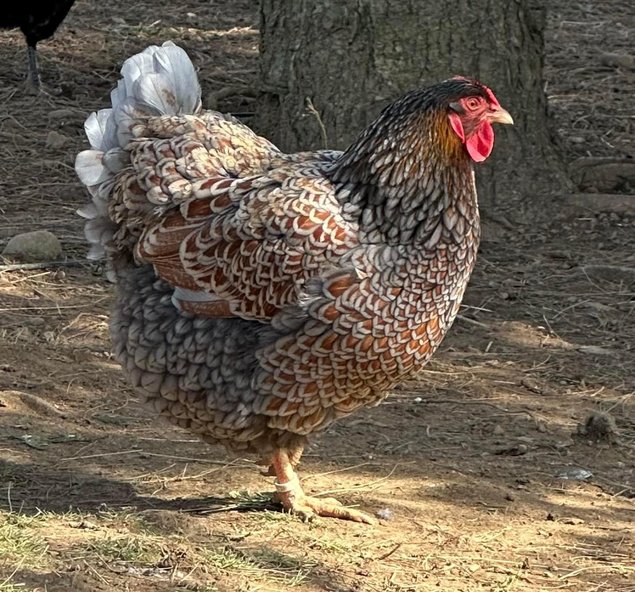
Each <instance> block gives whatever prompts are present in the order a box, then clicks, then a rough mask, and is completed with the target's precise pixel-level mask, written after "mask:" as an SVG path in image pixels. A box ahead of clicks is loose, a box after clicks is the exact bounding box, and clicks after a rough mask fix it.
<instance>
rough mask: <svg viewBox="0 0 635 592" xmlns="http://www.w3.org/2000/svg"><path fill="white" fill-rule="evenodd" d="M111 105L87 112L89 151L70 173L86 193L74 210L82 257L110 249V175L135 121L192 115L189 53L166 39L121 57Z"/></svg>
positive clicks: (196, 99) (194, 85)
mask: <svg viewBox="0 0 635 592" xmlns="http://www.w3.org/2000/svg"><path fill="white" fill-rule="evenodd" d="M110 99H111V104H112V106H111V107H110V108H109V109H101V110H99V111H98V112H96V113H92V114H91V115H90V116H89V117H88V119H86V122H85V123H84V130H85V131H86V136H87V137H88V141H89V143H90V146H91V149H90V150H84V151H83V152H80V153H79V154H78V155H77V158H76V159H75V171H76V172H77V175H78V177H79V179H80V181H81V182H82V183H83V184H84V185H86V187H87V188H88V191H89V192H90V195H91V197H92V201H91V203H89V204H88V205H87V206H85V207H83V208H81V209H79V210H78V211H77V213H78V214H79V215H80V216H82V217H83V218H86V220H87V221H86V225H85V227H84V232H85V234H86V239H87V240H88V242H89V243H90V245H91V248H90V251H89V253H88V258H89V259H93V260H97V259H102V258H103V257H104V256H105V255H106V254H107V253H108V252H109V251H110V250H111V249H112V240H113V235H114V233H115V231H116V230H117V227H116V225H115V224H114V223H113V222H112V221H111V220H110V218H109V217H108V200H109V197H110V195H111V193H112V189H113V186H114V183H115V176H116V174H117V173H118V172H119V171H120V170H122V169H123V168H125V167H126V166H127V165H128V164H129V162H130V160H129V156H128V153H127V152H126V151H125V150H124V148H125V147H126V145H127V144H128V142H129V141H130V140H131V139H132V138H133V137H134V130H133V126H134V125H135V123H138V122H139V119H143V118H145V117H156V116H161V115H193V114H195V113H197V112H198V111H199V110H200V109H201V88H200V85H199V83H198V78H197V76H196V71H195V70H194V66H193V65H192V62H191V61H190V59H189V57H188V56H187V54H186V53H185V51H183V49H181V48H180V47H178V46H176V45H174V43H172V42H171V41H166V42H165V43H164V44H163V45H162V46H160V47H159V46H156V45H153V46H150V47H148V48H147V49H145V50H144V51H142V52H141V53H138V54H137V55H134V56H132V57H131V58H129V59H127V60H126V61H125V62H124V64H123V66H122V68H121V79H120V80H119V82H118V84H117V86H116V88H115V89H114V90H113V91H112V92H111V94H110Z"/></svg>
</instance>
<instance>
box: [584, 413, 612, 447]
mask: <svg viewBox="0 0 635 592" xmlns="http://www.w3.org/2000/svg"><path fill="white" fill-rule="evenodd" d="M574 435H575V436H578V437H583V438H586V439H588V440H591V441H593V442H609V443H611V444H617V443H618V441H619V438H618V431H617V425H616V424H615V420H614V419H613V417H612V416H611V415H610V414H608V413H604V412H601V411H594V412H593V413H591V414H590V415H589V416H587V418H586V419H585V420H584V423H582V424H579V425H578V427H577V431H576V434H574Z"/></svg>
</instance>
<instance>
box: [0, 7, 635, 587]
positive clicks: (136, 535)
mask: <svg viewBox="0 0 635 592" xmlns="http://www.w3.org/2000/svg"><path fill="white" fill-rule="evenodd" d="M187 4H189V5H190V9H187V8H184V5H187ZM252 4H254V3H252V2H249V1H248V0H237V1H234V2H226V1H223V0H217V1H215V2H209V3H202V2H190V3H183V2H179V3H177V2H168V1H166V0H155V2H153V3H152V10H148V8H147V5H146V3H143V2H122V1H121V0H115V1H112V2H103V3H99V2H95V1H94V0H79V1H78V2H77V4H76V6H75V8H74V9H73V11H72V12H71V14H70V16H69V18H68V19H67V21H66V23H65V24H64V25H63V27H62V28H61V29H60V30H59V32H58V35H57V37H56V39H55V40H54V41H51V42H45V43H42V44H41V50H40V55H41V62H42V70H43V79H44V82H45V84H46V85H48V88H49V90H50V91H51V93H52V94H51V96H49V97H33V96H30V95H28V94H26V92H25V89H24V86H23V79H24V74H25V70H24V69H23V67H22V66H23V62H22V60H23V59H24V62H26V52H25V50H24V45H23V40H22V36H21V35H20V34H19V33H17V32H14V33H10V32H1V33H0V79H1V80H2V82H3V83H2V87H1V88H0V102H1V104H2V112H0V139H1V142H0V170H2V176H1V177H0V200H1V208H2V209H1V211H0V243H2V244H4V242H6V240H7V239H8V238H10V237H11V236H12V235H13V234H15V233H16V232H18V231H26V230H32V229H36V228H46V229H49V230H52V231H54V232H55V233H56V234H57V235H58V236H59V237H60V238H61V240H62V242H63V246H64V251H65V255H66V256H67V257H68V258H69V259H77V260H80V261H81V260H82V258H83V255H84V253H85V247H84V244H83V237H82V231H81V221H80V220H79V219H78V218H77V217H76V216H75V215H74V210H75V209H76V208H77V207H78V206H79V205H80V204H82V203H84V200H85V196H84V193H83V191H82V189H81V188H80V185H79V183H78V181H77V180H76V178H75V175H74V173H73V168H72V163H73V160H74V156H75V154H76V152H77V151H78V150H80V149H82V148H83V147H85V140H84V137H83V133H82V123H83V120H84V119H85V117H86V115H87V114H88V113H89V112H90V111H92V110H94V109H96V108H98V107H101V106H103V105H104V104H105V101H106V98H107V95H108V92H109V90H110V88H111V87H112V85H113V83H114V81H115V80H116V76H117V74H116V72H117V68H118V67H119V65H120V64H121V62H122V61H123V59H124V58H125V57H127V56H129V55H130V54H132V53H133V52H135V51H138V50H140V49H142V48H144V47H145V46H146V45H148V44H149V43H151V42H161V41H163V40H165V39H168V38H171V39H175V40H178V41H179V42H180V43H181V44H182V45H183V46H185V47H186V48H187V50H188V51H189V53H190V55H191V56H192V58H193V60H194V62H195V64H196V66H197V67H198V68H200V72H201V76H202V84H203V93H204V96H205V95H210V94H211V93H214V92H217V91H218V90H219V89H223V88H227V87H231V86H235V85H242V86H244V85H249V84H250V83H251V82H253V81H254V80H255V78H256V67H257V51H258V49H257V45H258V32H257V14H256V11H255V10H254V8H253V6H252ZM188 10H191V12H188ZM629 35H630V37H631V39H632V35H633V11H632V7H630V6H629V3H628V2H626V1H618V0H610V1H609V0H605V1H604V2H595V3H593V2H582V3H581V2H573V1H572V0H568V1H565V2H561V3H558V7H557V8H554V10H553V11H552V14H551V17H550V28H549V38H548V55H547V58H546V64H547V77H548V86H547V92H548V95H549V98H550V106H551V108H552V110H553V112H554V116H555V118H556V124H557V127H558V129H559V132H560V135H561V137H562V138H563V144H564V148H565V150H566V154H565V156H566V158H567V160H569V161H572V160H573V159H575V158H576V157H580V156H616V157H618V156H619V157H621V156H624V155H631V156H632V154H633V133H632V131H633V129H632V128H633V112H632V96H633V94H634V93H635V81H634V79H633V72H632V70H629V69H628V68H624V67H623V66H620V65H610V64H608V65H607V63H606V60H604V61H602V59H601V54H603V53H606V52H613V53H623V54H628V52H629V51H632V47H629V45H628V39H629ZM16 48H19V49H18V52H17V53H18V55H17V57H16V55H15V54H16ZM609 61H610V60H609ZM217 98H218V97H217ZM218 104H219V107H220V108H221V109H224V110H231V111H234V112H243V113H248V112H249V111H250V110H253V105H252V103H251V102H250V99H249V98H248V97H241V96H227V97H225V98H223V97H222V96H221V97H220V98H219V101H218ZM629 109H630V111H629ZM625 190H626V191H627V192H628V190H629V189H628V188H626V189H625ZM630 190H631V192H632V188H630ZM629 199H630V200H631V202H630V204H631V205H630V207H627V208H625V209H624V211H622V212H621V213H616V212H611V213H609V212H603V211H600V210H599V209H598V208H590V209H582V208H580V207H567V208H566V209H564V208H562V207H561V205H560V202H559V198H558V196H557V195H556V196H554V199H553V217H552V218H553V223H552V224H551V225H549V226H544V227H536V226H534V225H527V226H521V227H517V228H510V229H504V230H502V231H501V232H499V233H497V234H496V236H495V237H492V238H490V240H487V241H486V242H485V244H484V245H483V248H482V251H481V256H480V260H479V265H478V269H477V271H476V273H475V275H474V278H473V280H472V282H471V286H470V289H469V292H468V296H467V299H466V302H465V304H466V308H465V309H464V310H463V318H461V319H460V320H459V321H457V323H456V325H455V327H454V329H453V330H452V332H451V334H450V336H449V337H448V338H447V339H446V341H445V342H444V344H443V348H442V351H440V352H439V354H438V355H437V356H436V357H435V358H434V361H433V362H432V363H431V364H430V365H429V366H428V368H427V369H426V371H425V372H423V373H422V375H421V379H420V381H418V382H412V383H409V384H405V385H403V387H402V388H400V389H399V390H398V391H396V392H395V394H394V395H393V396H392V397H390V398H389V399H388V400H387V401H386V402H385V403H384V404H382V405H381V406H379V407H377V408H375V409H372V410H368V411H366V412H363V413H359V414H357V415H355V416H353V417H351V418H350V419H348V420H347V421H342V422H341V423H339V424H337V425H336V426H334V427H333V428H332V429H331V430H329V431H328V433H326V434H324V435H323V436H322V437H320V438H319V439H317V440H316V441H315V442H314V444H313V446H312V448H311V449H310V450H308V451H307V454H306V456H305V459H304V462H303V465H302V471H303V475H304V477H305V484H306V487H307V489H308V490H310V491H312V492H315V493H320V494H326V493H329V494H334V495H336V496H337V497H338V498H339V499H340V500H342V501H343V502H345V503H347V504H351V505H358V506H360V507H362V508H364V509H367V510H369V511H371V512H376V513H377V515H378V516H379V517H381V520H380V523H379V525H377V526H373V527H369V526H361V525H357V524H351V523H343V522H339V521H336V520H318V521H314V522H313V523H310V524H304V523H302V522H300V521H299V520H298V519H296V518H294V517H292V516H288V515H285V514H282V513H279V512H277V511H276V510H275V508H272V507H270V506H269V505H268V501H267V500H268V495H269V491H270V490H271V489H272V484H271V482H270V481H271V480H270V479H267V478H264V477H261V476H260V475H259V474H258V471H257V469H256V467H255V466H254V465H253V463H252V462H251V460H249V459H236V460H233V459H231V458H228V457H227V455H226V453H225V452H224V451H223V450H222V449H220V448H215V447H212V446H208V445H206V444H202V443H200V442H198V441H196V440H194V439H193V438H192V437H190V436H189V435H188V434H187V433H184V432H182V431H179V430H177V429H173V428H170V427H165V426H162V425H159V424H157V423H155V422H154V421H153V417H151V416H149V415H147V414H146V411H145V410H144V409H143V408H142V407H141V405H140V404H139V402H138V400H137V398H136V396H135V395H134V393H133V392H132V391H131V390H130V389H129V387H128V386H127V385H126V383H125V382H124V381H123V380H122V377H121V375H120V372H119V369H118V367H117V365H116V364H115V363H114V362H113V361H112V360H111V358H110V354H109V345H108V337H107V315H108V310H109V304H110V301H111V295H112V292H111V286H110V285H109V284H107V283H106V282H105V281H104V279H103V278H102V276H101V274H100V273H99V272H98V271H96V272H94V270H93V269H92V268H91V267H90V266H89V265H88V264H84V263H81V264H78V266H74V267H73V266H67V267H63V268H58V269H40V270H31V271H17V272H16V271H10V272H9V271H2V272H0V448H1V454H0V458H1V460H0V490H1V491H0V591H17V590H32V591H40V592H41V591H44V590H47V591H51V592H53V591H60V592H61V591H67V590H79V591H107V590H108V591H110V590H134V591H137V590H138V591H142V592H143V591H155V590H156V591H168V590H169V591H174V590H183V591H185V590H191V591H198V592H205V591H206V592H212V591H221V592H235V591H241V592H242V591H245V592H247V591H256V590H263V591H264V590H269V591H279V590H288V589H295V590H298V591H302V592H309V591H322V590H324V591H331V592H374V591H380V590H381V591H388V592H414V591H427V590H443V591H465V592H468V591H477V590H490V591H498V592H503V591H511V590H515V591H521V590H522V591H525V590H526V591H543V590H570V591H573V592H595V591H604V592H608V591H610V592H618V591H619V592H626V591H631V592H632V591H634V590H635V559H634V554H635V542H634V540H633V526H632V525H633V518H634V517H635V516H634V514H635V513H634V511H633V509H634V508H633V497H634V491H635V489H634V488H635V475H634V470H635V460H634V458H633V452H634V450H635V414H634V412H633V393H634V392H635V362H634V344H635V314H634V313H635V255H634V252H635V209H634V206H633V202H632V200H634V199H635V196H631V197H630V198H629ZM590 414H596V415H595V416H594V418H595V419H594V420H593V421H592V422H591V424H590V425H588V426H586V428H585V427H584V426H585V422H586V421H587V418H588V417H589V416H590ZM602 414H605V415H602ZM607 418H608V420H607ZM607 421H608V423H606V422H607ZM603 422H604V423H603Z"/></svg>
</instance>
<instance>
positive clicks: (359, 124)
mask: <svg viewBox="0 0 635 592" xmlns="http://www.w3.org/2000/svg"><path fill="white" fill-rule="evenodd" d="M545 20H546V19H545V10H544V6H543V3H542V2H541V1H540V0H531V1H530V2H529V1H527V0H524V1H523V0H484V1H483V2H465V1H461V0H446V1H444V2H423V1H421V0H297V1H295V0H294V1H293V2H291V1H290V0H261V76H262V87H263V94H262V95H261V98H260V101H259V109H258V116H257V121H256V125H255V127H256V129H258V131H259V132H260V133H262V134H263V135H265V136H267V137H268V138H269V139H271V140H272V141H273V142H275V143H276V144H277V145H278V146H279V147H280V148H282V149H283V150H286V151H297V150H308V149H316V148H324V147H329V148H339V149H343V148H345V147H346V146H347V145H348V144H349V143H350V142H351V141H352V140H353V139H354V138H355V137H356V136H357V134H358V133H359V132H360V131H361V130H362V129H363V128H364V127H365V126H366V125H368V124H369V123H370V122H371V121H372V120H373V119H374V117H375V116H376V115H377V114H378V113H379V111H380V110H381V109H382V108H383V107H384V106H385V105H386V104H387V103H389V102H391V101H393V100H395V99H396V98H397V97H399V96H400V95H401V94H403V93H404V92H406V91H409V90H412V89H414V88H417V87H420V86H424V85H425V84H426V83H427V82H428V83H429V82H434V81H438V80H443V79H446V78H449V77H450V76H453V75H455V74H461V75H464V76H472V77H474V78H477V79H479V80H481V81H482V82H484V83H485V84H487V85H488V86H490V87H491V88H492V89H493V90H494V92H495V94H496V96H497V98H498V99H499V101H500V103H501V104H502V105H503V106H504V107H505V108H507V109H508V110H509V111H510V112H511V113H512V115H513V117H514V120H515V122H516V125H515V126H514V127H513V128H510V129H501V128H502V126H497V128H496V138H497V139H496V148H495V153H494V154H493V155H492V157H491V158H490V159H489V160H488V162H487V163H486V164H485V165H483V166H480V167H478V168H479V170H478V171H477V177H478V179H479V190H480V191H479V194H480V197H481V203H482V204H485V206H486V209H489V208H491V207H495V208H497V209H502V210H507V209H509V208H508V207H506V206H513V207H514V209H517V208H518V206H519V203H524V204H527V203H529V202H528V201H527V200H526V197H527V196H528V194H532V195H535V194H537V193H546V192H549V191H553V190H554V189H556V190H563V189H564V188H565V186H566V184H567V180H566V177H565V174H564V167H563V165H562V162H561V160H560V158H559V156H558V151H557V150H556V148H555V146H554V136H553V134H552V133H551V130H550V127H549V122H548V116H547V103H546V98H545V94H544V91H543V78H542V66H543V45H544V43H543V30H544V27H545ZM318 114H319V115H318ZM504 127H505V128H508V127H510V126H504ZM325 136H326V141H325ZM325 144H326V146H325Z"/></svg>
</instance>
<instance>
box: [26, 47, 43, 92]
mask: <svg viewBox="0 0 635 592" xmlns="http://www.w3.org/2000/svg"><path fill="white" fill-rule="evenodd" d="M28 53H29V82H30V83H31V84H32V85H33V88H36V89H39V88H40V70H39V68H38V65H37V50H36V49H35V45H29V47H28Z"/></svg>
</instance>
